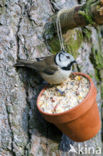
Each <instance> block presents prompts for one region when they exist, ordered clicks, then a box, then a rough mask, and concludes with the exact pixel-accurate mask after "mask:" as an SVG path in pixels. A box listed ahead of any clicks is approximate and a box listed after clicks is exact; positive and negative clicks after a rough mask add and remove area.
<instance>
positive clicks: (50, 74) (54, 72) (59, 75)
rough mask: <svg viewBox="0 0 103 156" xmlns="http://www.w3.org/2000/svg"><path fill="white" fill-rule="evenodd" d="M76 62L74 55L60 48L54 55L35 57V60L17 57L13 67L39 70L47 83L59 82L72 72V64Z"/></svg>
mask: <svg viewBox="0 0 103 156" xmlns="http://www.w3.org/2000/svg"><path fill="white" fill-rule="evenodd" d="M74 63H76V60H75V59H74V57H73V56H72V55H71V54H69V53H67V52H65V51H63V50H61V51H60V52H58V53H57V54H55V55H51V56H46V57H40V58H36V61H31V60H24V59H19V60H17V63H16V64H15V65H14V66H15V67H28V68H32V69H34V70H36V71H37V72H39V74H40V75H41V77H42V78H43V79H44V80H45V81H46V82H47V83H49V84H51V85H55V84H61V83H63V82H64V81H65V80H66V79H68V77H69V76H70V75H71V73H72V65H73V64H74Z"/></svg>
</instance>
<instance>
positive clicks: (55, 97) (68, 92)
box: [39, 75, 90, 114]
mask: <svg viewBox="0 0 103 156" xmlns="http://www.w3.org/2000/svg"><path fill="white" fill-rule="evenodd" d="M89 88H90V83H89V81H88V79H87V78H85V77H83V76H81V75H72V76H71V77H69V78H68V80H66V81H64V83H62V84H60V85H56V86H51V87H49V88H47V89H46V90H45V91H44V92H43V94H42V96H41V97H40V100H39V106H40V108H41V109H42V111H44V112H47V113H53V114H54V113H61V112H64V111H67V110H69V109H71V108H73V107H75V106H76V105H78V104H79V103H80V102H82V101H83V99H84V98H85V97H86V95H87V94H88V91H89Z"/></svg>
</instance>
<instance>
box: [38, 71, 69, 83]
mask: <svg viewBox="0 0 103 156" xmlns="http://www.w3.org/2000/svg"><path fill="white" fill-rule="evenodd" d="M70 74H71V70H69V71H65V70H62V69H59V70H58V71H56V72H55V73H54V74H53V75H47V74H45V73H41V76H42V77H43V79H44V80H45V81H47V82H48V83H49V84H60V83H62V82H63V81H65V80H66V79H67V78H68V77H69V75H70Z"/></svg>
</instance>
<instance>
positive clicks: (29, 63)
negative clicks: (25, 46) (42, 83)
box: [14, 59, 34, 69]
mask: <svg viewBox="0 0 103 156" xmlns="http://www.w3.org/2000/svg"><path fill="white" fill-rule="evenodd" d="M33 63H34V62H32V61H28V60H23V59H20V60H17V63H16V64H15V65H14V67H28V68H33ZM33 69H34V68H33Z"/></svg>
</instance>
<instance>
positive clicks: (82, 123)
mask: <svg viewBox="0 0 103 156" xmlns="http://www.w3.org/2000/svg"><path fill="white" fill-rule="evenodd" d="M74 74H76V75H82V76H84V77H86V78H87V79H88V80H89V81H90V90H89V92H88V94H87V96H86V97H85V99H84V100H83V101H82V102H81V103H80V104H79V105H77V106H76V107H74V108H72V109H70V110H68V111H65V112H62V113H57V114H50V113H45V112H43V111H42V110H41V108H40V106H39V104H38V103H39V99H40V97H41V95H42V93H43V92H44V91H45V89H47V88H44V89H43V90H42V91H41V92H40V94H39V96H38V98H37V108H38V110H39V112H40V113H41V114H42V115H43V117H44V118H45V120H47V121H48V122H51V123H53V124H55V126H56V127H58V128H59V129H60V130H61V131H62V132H63V133H64V134H66V135H67V136H69V137H70V138H71V139H72V140H74V141H77V142H83V141H86V140H89V139H91V138H92V137H94V136H95V135H96V134H97V133H98V131H99V129H100V127H101V122H100V117H99V111H98V106H97V103H96V94H97V91H96V88H95V86H94V83H93V81H92V79H91V78H90V77H89V76H88V75H86V74H83V73H74ZM54 135H55V134H54Z"/></svg>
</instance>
